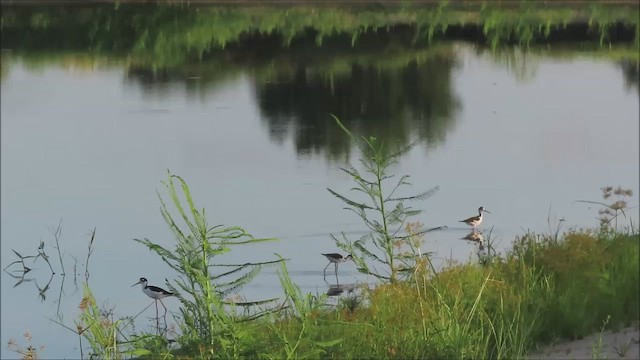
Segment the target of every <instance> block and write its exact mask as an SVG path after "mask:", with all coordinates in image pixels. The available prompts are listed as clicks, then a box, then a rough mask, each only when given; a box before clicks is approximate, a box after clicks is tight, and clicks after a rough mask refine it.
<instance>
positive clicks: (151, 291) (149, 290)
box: [131, 277, 175, 316]
mask: <svg viewBox="0 0 640 360" xmlns="http://www.w3.org/2000/svg"><path fill="white" fill-rule="evenodd" d="M147 283H148V281H147V279H146V278H143V277H141V278H140V280H139V281H138V282H137V283H135V284H133V285H131V287H134V286H136V285H138V284H142V292H143V293H145V295H147V296H148V297H150V298H152V299H154V300H155V301H156V316H157V315H158V301H160V304H162V307H163V308H164V313H165V315H166V314H167V307H166V306H164V303H163V302H162V299H164V298H166V297H168V296H173V295H175V294H174V293H172V292H169V291H167V290H165V289H162V288H159V287H157V286H153V285H148V284H147Z"/></svg>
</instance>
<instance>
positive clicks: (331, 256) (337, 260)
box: [322, 253, 353, 278]
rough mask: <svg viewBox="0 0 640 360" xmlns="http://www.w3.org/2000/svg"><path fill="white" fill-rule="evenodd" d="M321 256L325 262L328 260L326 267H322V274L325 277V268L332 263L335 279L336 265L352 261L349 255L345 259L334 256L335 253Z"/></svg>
mask: <svg viewBox="0 0 640 360" xmlns="http://www.w3.org/2000/svg"><path fill="white" fill-rule="evenodd" d="M322 255H324V257H326V258H327V260H329V263H328V264H327V266H325V267H324V270H323V274H324V276H325V277H326V276H327V268H328V267H329V265H331V264H332V263H333V264H334V265H335V271H336V278H338V264H339V263H342V262H345V261H348V260H353V258H352V257H351V255H347V257H342V255H340V254H336V253H330V254H322Z"/></svg>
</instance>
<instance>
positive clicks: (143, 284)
mask: <svg viewBox="0 0 640 360" xmlns="http://www.w3.org/2000/svg"><path fill="white" fill-rule="evenodd" d="M138 284H142V286H147V278H143V277H141V278H140V280H138V282H137V283H135V284H133V285H131V287H134V286H136V285H138Z"/></svg>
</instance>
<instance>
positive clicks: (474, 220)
mask: <svg viewBox="0 0 640 360" xmlns="http://www.w3.org/2000/svg"><path fill="white" fill-rule="evenodd" d="M485 212H488V213H489V214H491V211H489V210H487V209H485V208H484V207H482V206H480V207H479V208H478V215H477V216H472V217H470V218H468V219H464V220H460V222H463V223H465V224H467V225H469V226H471V227H472V228H474V229H475V228H476V227H478V226H479V225H480V224H482V216H483V213H485Z"/></svg>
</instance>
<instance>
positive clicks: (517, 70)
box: [476, 44, 640, 91]
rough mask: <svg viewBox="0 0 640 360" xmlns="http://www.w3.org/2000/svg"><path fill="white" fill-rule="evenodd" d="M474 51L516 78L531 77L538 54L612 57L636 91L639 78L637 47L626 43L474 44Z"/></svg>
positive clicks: (544, 55)
mask: <svg viewBox="0 0 640 360" xmlns="http://www.w3.org/2000/svg"><path fill="white" fill-rule="evenodd" d="M476 53H477V54H478V55H483V56H488V57H490V58H491V59H492V60H493V61H495V62H496V63H497V64H500V65H502V66H505V67H506V68H507V70H508V71H509V72H510V73H512V74H514V76H515V78H516V79H517V80H521V81H527V80H530V79H531V78H533V76H534V75H535V72H536V70H537V66H538V63H539V61H540V59H541V58H543V57H544V58H551V59H565V60H567V61H569V60H571V59H576V58H582V57H583V58H589V59H594V58H595V59H599V58H602V59H606V60H610V61H615V62H616V64H618V66H619V67H620V68H621V69H622V74H623V77H624V82H625V86H626V87H627V88H630V89H635V90H636V91H638V89H639V87H640V86H639V85H640V78H639V77H638V68H639V67H640V54H639V53H638V50H637V49H633V48H629V47H619V46H617V47H611V48H609V47H607V48H600V47H595V48H594V47H593V46H588V45H585V44H577V45H570V44H565V45H564V46H563V47H554V48H548V47H539V46H533V47H528V48H523V47H517V46H514V47H505V48H501V49H497V50H490V49H486V48H482V47H478V48H476Z"/></svg>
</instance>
